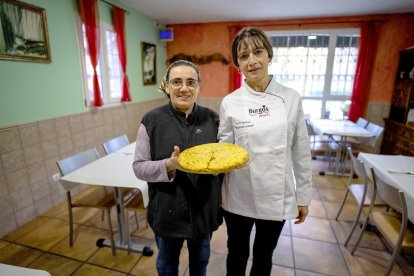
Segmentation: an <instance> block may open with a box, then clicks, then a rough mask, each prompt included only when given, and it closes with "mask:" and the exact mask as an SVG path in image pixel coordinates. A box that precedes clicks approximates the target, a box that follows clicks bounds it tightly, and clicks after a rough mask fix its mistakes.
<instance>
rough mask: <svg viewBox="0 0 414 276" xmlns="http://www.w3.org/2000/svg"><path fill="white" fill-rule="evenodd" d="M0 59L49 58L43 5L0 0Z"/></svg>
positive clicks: (29, 59) (44, 60)
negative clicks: (41, 6) (37, 5)
mask: <svg viewBox="0 0 414 276" xmlns="http://www.w3.org/2000/svg"><path fill="white" fill-rule="evenodd" d="M0 59H6V60H17V61H34V62H45V63H50V62H51V55H50V47H49V37H48V30H47V20H46V11H45V9H43V8H40V7H36V6H33V5H31V4H27V3H24V2H20V1H15V0H0Z"/></svg>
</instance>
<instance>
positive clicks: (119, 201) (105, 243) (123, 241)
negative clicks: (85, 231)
mask: <svg viewBox="0 0 414 276" xmlns="http://www.w3.org/2000/svg"><path fill="white" fill-rule="evenodd" d="M115 200H116V215H117V219H118V227H119V240H118V241H115V248H116V249H122V250H128V247H129V251H133V252H137V253H142V254H143V255H144V256H152V254H153V253H154V252H153V250H152V249H151V247H148V246H144V245H139V244H132V243H130V242H129V234H130V233H129V231H128V230H129V229H128V227H127V225H126V220H125V218H126V216H125V208H124V195H123V193H122V188H120V187H115ZM127 219H128V218H127ZM128 243H129V246H128ZM96 246H98V247H111V241H109V240H106V239H99V240H98V241H97V242H96Z"/></svg>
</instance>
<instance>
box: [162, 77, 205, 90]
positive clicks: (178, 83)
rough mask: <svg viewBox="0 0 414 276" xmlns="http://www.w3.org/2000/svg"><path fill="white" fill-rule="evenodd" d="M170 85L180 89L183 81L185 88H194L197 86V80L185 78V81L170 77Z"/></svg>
mask: <svg viewBox="0 0 414 276" xmlns="http://www.w3.org/2000/svg"><path fill="white" fill-rule="evenodd" d="M169 83H170V85H171V86H172V88H174V89H181V87H183V85H184V83H185V86H187V88H189V89H195V88H197V86H198V83H199V81H198V80H195V79H186V80H185V81H184V80H183V79H179V78H177V79H172V80H170V81H169Z"/></svg>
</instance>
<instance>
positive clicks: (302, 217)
mask: <svg viewBox="0 0 414 276" xmlns="http://www.w3.org/2000/svg"><path fill="white" fill-rule="evenodd" d="M298 209H299V215H298V216H297V217H296V218H297V220H296V221H295V224H300V223H302V222H304V221H305V218H306V217H307V215H308V213H309V209H308V206H298Z"/></svg>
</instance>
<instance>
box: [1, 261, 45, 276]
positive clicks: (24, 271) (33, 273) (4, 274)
mask: <svg viewBox="0 0 414 276" xmlns="http://www.w3.org/2000/svg"><path fill="white" fill-rule="evenodd" d="M0 276H50V273H49V272H47V271H46V270H41V269H33V268H27V267H20V266H14V265H9V264H2V263H0Z"/></svg>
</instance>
